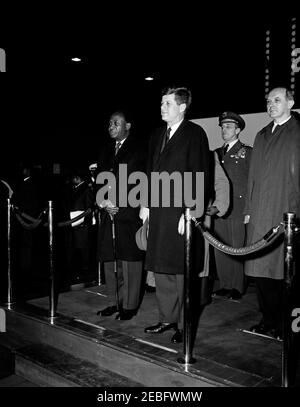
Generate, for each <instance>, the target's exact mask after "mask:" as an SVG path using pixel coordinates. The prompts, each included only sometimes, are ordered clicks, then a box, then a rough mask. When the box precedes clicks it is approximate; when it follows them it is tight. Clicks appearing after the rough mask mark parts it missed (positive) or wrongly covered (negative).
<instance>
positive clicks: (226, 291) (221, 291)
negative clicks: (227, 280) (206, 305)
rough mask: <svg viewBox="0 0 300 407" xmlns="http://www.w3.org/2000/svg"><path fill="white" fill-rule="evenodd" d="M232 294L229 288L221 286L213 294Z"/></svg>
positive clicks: (221, 295) (222, 295) (223, 295)
mask: <svg viewBox="0 0 300 407" xmlns="http://www.w3.org/2000/svg"><path fill="white" fill-rule="evenodd" d="M229 294H230V290H229V289H228V288H220V290H217V291H215V292H214V293H213V294H212V295H213V297H214V296H216V295H217V296H220V297H226V296H227V295H229Z"/></svg>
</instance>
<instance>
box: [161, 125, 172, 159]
mask: <svg viewBox="0 0 300 407" xmlns="http://www.w3.org/2000/svg"><path fill="white" fill-rule="evenodd" d="M170 133H171V127H168V129H167V130H166V132H165V134H164V139H163V143H162V146H161V150H160V152H161V153H162V152H163V150H164V148H165V146H166V144H167V142H168V141H169V140H170Z"/></svg>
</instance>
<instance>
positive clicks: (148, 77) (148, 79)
mask: <svg viewBox="0 0 300 407" xmlns="http://www.w3.org/2000/svg"><path fill="white" fill-rule="evenodd" d="M153 79H154V78H152V76H147V78H145V81H153Z"/></svg>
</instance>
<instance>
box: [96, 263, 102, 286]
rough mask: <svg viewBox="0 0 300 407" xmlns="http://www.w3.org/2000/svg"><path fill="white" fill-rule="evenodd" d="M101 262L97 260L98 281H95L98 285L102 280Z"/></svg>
mask: <svg viewBox="0 0 300 407" xmlns="http://www.w3.org/2000/svg"><path fill="white" fill-rule="evenodd" d="M101 280H102V279H101V262H100V261H98V281H97V285H98V286H100V285H102V281H101Z"/></svg>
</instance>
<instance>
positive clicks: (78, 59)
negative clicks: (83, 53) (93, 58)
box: [72, 58, 81, 62]
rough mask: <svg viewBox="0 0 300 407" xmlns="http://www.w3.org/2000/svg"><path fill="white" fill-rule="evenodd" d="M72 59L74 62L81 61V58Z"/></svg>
mask: <svg viewBox="0 0 300 407" xmlns="http://www.w3.org/2000/svg"><path fill="white" fill-rule="evenodd" d="M72 61H74V62H80V61H81V58H72Z"/></svg>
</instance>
